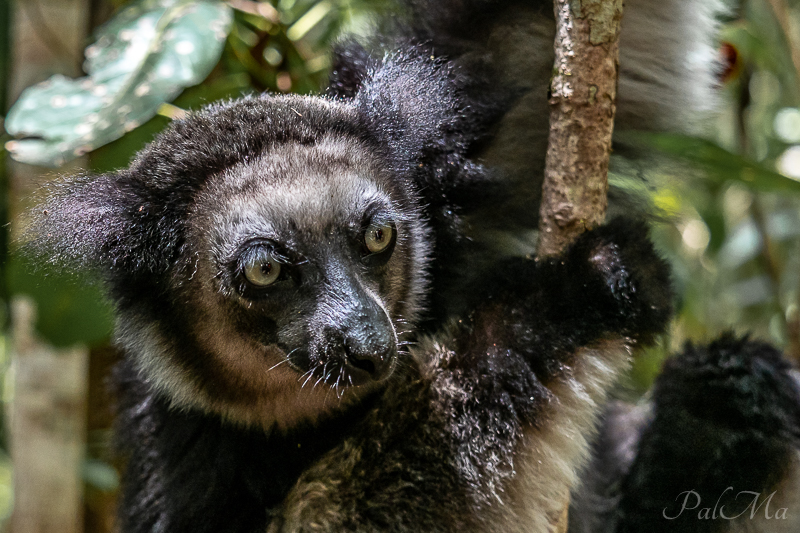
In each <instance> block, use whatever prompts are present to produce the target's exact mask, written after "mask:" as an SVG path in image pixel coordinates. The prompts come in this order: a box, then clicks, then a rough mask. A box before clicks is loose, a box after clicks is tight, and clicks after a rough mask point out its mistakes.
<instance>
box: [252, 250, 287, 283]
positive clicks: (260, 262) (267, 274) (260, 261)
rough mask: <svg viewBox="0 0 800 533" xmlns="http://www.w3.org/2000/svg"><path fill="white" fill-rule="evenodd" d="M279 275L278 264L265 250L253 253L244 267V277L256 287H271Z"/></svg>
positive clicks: (279, 267) (279, 268)
mask: <svg viewBox="0 0 800 533" xmlns="http://www.w3.org/2000/svg"><path fill="white" fill-rule="evenodd" d="M280 275H281V265H280V263H278V262H277V261H276V260H275V258H274V257H273V256H272V254H271V253H270V252H269V250H266V249H262V250H260V251H259V252H257V253H254V254H253V255H252V256H251V257H250V258H249V259H248V261H247V262H246V263H245V265H244V277H245V278H247V281H249V282H250V283H252V284H253V285H255V286H256V287H266V286H267V285H272V284H273V283H275V282H276V281H277V280H278V277H279V276H280Z"/></svg>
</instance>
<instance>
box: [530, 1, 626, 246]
mask: <svg viewBox="0 0 800 533" xmlns="http://www.w3.org/2000/svg"><path fill="white" fill-rule="evenodd" d="M554 8H555V14H556V43H555V52H556V60H555V66H554V77H553V81H552V84H551V93H552V95H551V97H550V139H549V143H548V148H547V159H546V169H545V178H544V186H543V192H542V207H541V212H540V215H541V216H540V223H539V224H540V225H539V228H540V230H541V234H540V241H539V249H538V256H539V257H546V256H548V255H555V254H558V253H559V252H560V251H562V250H563V249H564V248H565V247H566V246H567V245H568V244H569V243H570V242H572V241H573V240H574V239H575V237H577V236H578V235H580V234H581V233H583V231H585V230H586V229H591V228H593V227H595V226H597V225H599V224H600V223H601V222H602V221H603V219H604V218H605V213H606V206H607V204H608V200H607V193H608V159H609V154H610V153H611V134H612V132H613V128H614V113H615V111H616V98H617V71H618V63H619V29H620V21H621V20H622V1H621V0H573V1H569V0H556V1H555V4H554Z"/></svg>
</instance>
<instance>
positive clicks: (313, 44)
mask: <svg viewBox="0 0 800 533" xmlns="http://www.w3.org/2000/svg"><path fill="white" fill-rule="evenodd" d="M730 7H731V9H730V11H729V15H728V16H727V18H726V20H724V21H722V22H723V27H722V31H721V38H722V42H721V45H720V53H721V54H722V57H723V64H724V67H725V71H724V72H721V73H720V88H719V91H720V95H721V103H720V108H721V109H720V111H721V112H720V114H719V118H718V119H717V120H716V121H715V122H714V123H713V124H708V125H707V131H706V133H705V134H704V135H703V136H702V138H700V137H697V138H694V137H684V136H675V135H640V136H636V137H635V138H634V139H632V142H633V143H635V144H640V145H641V146H643V147H647V148H649V149H655V150H656V153H658V154H659V155H658V156H657V157H656V158H655V159H657V160H659V161H658V164H656V165H650V164H648V165H645V166H643V167H641V168H630V167H628V166H625V165H621V164H619V163H618V162H617V163H615V164H614V165H612V175H611V179H612V182H613V183H615V184H616V185H617V186H618V187H620V188H622V189H628V190H630V191H632V192H633V193H634V194H636V195H637V196H638V197H640V199H641V201H644V202H648V203H650V204H651V205H652V207H653V208H654V209H655V211H656V212H657V213H658V218H659V222H658V223H657V224H656V225H655V230H654V238H655V239H656V241H657V245H658V246H659V248H660V249H661V251H662V252H663V254H664V255H665V256H666V257H667V258H668V259H669V260H670V262H671V263H672V266H673V270H674V273H675V282H676V285H677V290H678V293H679V294H680V301H679V310H678V315H677V318H676V319H675V321H674V323H673V327H672V330H671V332H670V334H669V335H667V336H666V337H665V338H664V339H663V341H662V342H661V344H660V345H659V346H657V347H655V348H652V349H649V350H647V351H646V353H644V354H642V356H641V357H639V358H638V360H637V363H636V365H635V367H634V369H633V370H632V372H631V375H630V376H629V377H628V378H627V379H626V381H625V386H624V388H623V390H622V392H621V393H620V394H624V395H626V396H629V397H636V396H637V395H640V394H642V393H644V391H646V390H647V388H648V387H649V385H650V384H651V382H652V380H653V378H654V376H655V375H656V374H657V373H658V371H659V368H660V367H661V364H662V362H663V360H664V358H665V357H666V356H667V354H668V353H670V352H671V351H673V350H675V349H676V348H678V347H679V346H680V345H682V344H683V343H684V342H685V341H686V340H687V339H695V340H708V339H710V338H711V337H712V336H715V335H716V334H718V333H719V332H721V331H723V330H725V329H733V330H734V331H737V332H740V333H744V332H747V331H749V332H752V335H753V336H755V337H760V338H764V339H768V340H770V341H772V342H774V343H776V344H777V345H779V346H781V347H782V348H784V350H785V352H786V354H787V356H788V357H791V358H793V359H795V360H796V361H800V181H798V180H800V1H797V0H743V1H742V2H741V3H738V4H736V5H731V6H730ZM384 9H388V7H387V5H386V2H384V1H382V0H321V1H318V0H272V1H266V0H264V1H254V0H229V1H221V0H220V1H217V0H138V1H132V2H131V1H123V0H0V113H2V116H0V123H1V124H2V125H3V127H2V128H0V141H2V142H0V147H3V148H0V325H2V329H0V400H2V404H3V409H2V411H0V528H2V529H0V530H8V531H14V532H15V533H18V532H25V531H38V532H44V531H59V532H68V533H69V532H73V531H74V532H79V531H86V532H92V533H94V532H98V533H99V532H109V531H113V513H114V505H115V495H116V490H117V487H118V484H119V473H118V472H119V466H120V465H118V464H116V463H115V461H114V459H113V456H112V454H111V447H110V445H111V433H110V427H111V424H112V422H113V409H112V408H113V398H112V397H111V396H110V394H109V392H108V389H107V386H106V381H107V378H108V375H109V372H110V369H111V367H112V366H113V364H114V362H115V361H116V358H117V354H116V353H115V351H114V350H113V348H111V347H110V345H109V335H110V332H111V328H112V317H111V310H110V308H109V306H108V305H107V304H106V303H105V302H104V300H103V298H102V296H101V293H100V290H99V288H98V287H96V286H93V285H91V283H87V282H85V280H75V279H68V278H64V277H62V276H60V275H58V274H56V273H54V272H48V271H47V270H46V268H44V270H41V271H37V272H36V273H35V274H34V273H33V272H32V270H33V269H32V265H29V264H25V263H23V262H21V261H20V260H19V259H18V258H17V257H15V255H14V253H13V245H11V244H10V243H11V242H12V240H13V234H14V230H15V226H14V224H13V223H12V224H9V221H13V220H14V219H15V217H16V216H17V215H18V213H19V212H20V211H21V210H22V209H24V208H25V207H26V206H27V205H29V202H30V200H29V197H30V194H31V192H32V191H33V190H34V189H35V188H36V187H37V185H38V184H41V183H42V182H43V181H44V180H47V179H52V178H53V177H55V176H57V175H58V174H60V173H68V172H77V171H83V170H88V171H91V172H103V171H107V170H111V169H116V168H119V167H124V166H127V164H128V162H129V160H130V159H131V157H132V156H133V155H134V154H135V153H136V152H137V151H138V150H139V149H141V148H142V147H143V146H144V144H146V143H147V142H148V141H149V140H150V139H152V137H153V135H154V134H156V133H157V132H158V131H160V130H161V129H162V128H164V127H165V125H166V124H168V123H169V121H170V120H172V119H173V118H175V117H179V116H181V115H182V114H183V113H184V112H185V110H187V109H195V108H197V107H199V106H202V105H204V104H206V103H209V102H212V101H215V100H218V99H221V98H234V97H237V96H240V95H244V94H252V93H258V92H261V91H273V92H299V93H314V92H317V91H319V90H320V89H321V88H324V86H325V81H326V77H327V71H328V68H329V47H330V44H331V43H332V42H335V40H336V39H337V38H338V37H339V36H340V35H342V34H365V33H367V32H368V30H369V27H370V18H371V17H372V16H373V15H374V14H375V13H376V12H380V11H381V10H384ZM623 27H624V23H623ZM40 82H44V83H43V84H40ZM36 84H40V85H36ZM23 133H24V136H23ZM12 155H13V157H14V159H12V157H11V156H12ZM642 174H644V175H645V177H647V178H648V179H647V182H646V184H645V182H643V181H641V180H640V179H638V178H639V177H640V175H642ZM632 178H634V179H632ZM12 317H13V319H12ZM75 472H79V473H80V475H76V474H75ZM15 475H16V479H17V481H16V484H14V483H13V482H12V480H13V479H14V476H15ZM42 479H48V480H49V482H48V483H43V482H42V481H41V480H42ZM43 490H48V491H51V492H49V493H45V494H43V493H42V491H43ZM41 501H47V502H52V505H48V506H47V508H44V509H43V508H41V505H38V504H37V503H36V502H41Z"/></svg>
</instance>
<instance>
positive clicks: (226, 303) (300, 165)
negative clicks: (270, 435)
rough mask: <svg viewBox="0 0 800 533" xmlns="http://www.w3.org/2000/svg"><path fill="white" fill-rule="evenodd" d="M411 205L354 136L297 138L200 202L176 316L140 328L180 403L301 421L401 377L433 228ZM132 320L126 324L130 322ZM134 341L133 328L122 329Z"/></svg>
mask: <svg viewBox="0 0 800 533" xmlns="http://www.w3.org/2000/svg"><path fill="white" fill-rule="evenodd" d="M414 209H415V208H414V207H413V201H412V199H410V198H408V197H406V196H405V193H403V192H402V191H400V190H397V188H396V187H393V186H392V181H391V180H390V179H388V177H387V173H386V171H385V170H384V169H381V168H379V165H378V164H376V163H375V161H374V160H373V159H371V158H370V156H369V155H368V154H367V153H366V152H365V151H364V150H362V149H359V148H358V146H357V145H356V144H355V143H353V142H348V141H343V140H336V139H323V140H321V141H320V142H317V143H315V144H313V145H300V144H286V145H277V146H275V147H273V148H271V149H270V150H267V151H266V153H264V154H263V155H262V156H261V157H258V158H254V159H252V160H249V161H247V162H245V163H240V164H238V165H236V166H234V167H230V168H228V169H226V170H225V171H223V172H222V173H220V174H219V175H218V176H215V177H213V178H212V179H210V180H209V181H208V183H207V184H206V186H205V187H204V188H203V189H202V190H201V191H200V192H199V193H198V194H197V195H196V196H195V200H194V204H193V208H192V209H191V213H190V216H189V220H188V224H187V230H186V243H185V245H184V247H183V250H182V254H184V255H185V257H188V258H189V260H188V261H186V263H187V264H189V265H192V266H191V267H190V268H188V269H185V270H186V271H185V272H183V273H181V274H179V275H178V277H179V279H176V280H175V282H174V283H173V286H174V287H175V290H174V292H173V293H172V294H170V295H169V300H170V305H171V306H172V307H173V308H174V309H175V311H173V314H176V315H178V316H176V317H175V318H174V320H173V321H171V323H170V324H169V328H171V329H172V330H174V328H176V327H177V328H179V329H180V330H181V331H182V333H183V335H181V336H178V337H176V336H175V334H174V332H173V331H171V332H170V333H169V334H166V333H160V331H159V328H160V326H161V325H162V324H161V323H160V322H156V323H154V324H152V326H146V325H145V326H144V327H142V321H141V320H139V321H138V324H139V327H138V328H137V329H136V330H135V331H134V330H130V331H129V334H128V335H127V337H125V339H124V340H125V342H126V343H130V342H131V341H132V340H133V341H134V342H137V341H138V343H139V344H140V345H141V344H143V343H145V344H146V343H149V344H152V346H150V347H149V348H148V347H147V346H145V348H146V349H145V350H142V351H140V353H145V354H146V356H145V357H142V358H141V359H142V365H143V366H144V368H145V371H146V372H147V373H148V374H149V375H151V376H156V378H155V379H156V382H158V381H159V380H160V381H162V387H163V388H164V389H165V390H168V391H170V394H171V395H172V396H173V397H174V398H175V399H176V400H177V401H178V403H185V404H189V405H197V403H198V398H199V399H201V401H202V404H201V407H202V408H204V409H211V410H213V411H217V412H220V413H222V414H223V415H224V416H227V417H229V418H231V419H234V420H237V421H241V422H245V423H248V424H253V423H256V424H258V423H261V424H270V423H271V422H272V421H275V422H277V423H278V424H285V425H290V424H292V423H294V422H295V421H296V419H297V418H298V417H301V418H302V417H314V416H316V415H318V414H319V413H321V412H324V411H326V410H328V409H335V408H336V407H337V406H339V405H341V404H342V403H348V402H350V401H352V400H353V399H356V398H359V397H362V396H363V394H365V393H368V392H369V391H372V390H375V389H376V388H377V387H380V386H381V384H382V383H384V382H385V381H386V380H387V379H389V377H390V375H391V374H392V372H393V370H394V368H395V366H396V365H397V364H398V359H399V358H402V357H403V352H404V350H403V346H404V344H405V343H404V342H403V338H404V333H405V331H406V330H407V329H409V328H408V326H407V322H408V321H409V320H413V318H414V315H415V313H416V311H417V308H418V306H419V305H420V304H419V302H418V300H419V295H420V292H421V291H422V285H423V284H424V282H423V277H422V276H423V274H422V272H423V270H424V265H423V264H422V262H423V261H424V258H425V256H426V250H425V249H424V245H423V244H422V242H424V239H421V235H422V232H423V231H424V229H423V228H422V227H421V223H420V221H419V214H418V213H417V212H415V211H414ZM122 323H123V324H124V323H125V321H124V320H123V321H122ZM123 336H125V332H124V331H123Z"/></svg>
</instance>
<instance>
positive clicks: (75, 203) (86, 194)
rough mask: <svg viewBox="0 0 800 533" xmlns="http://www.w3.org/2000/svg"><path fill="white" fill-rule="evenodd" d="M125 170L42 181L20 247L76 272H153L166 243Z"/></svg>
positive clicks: (24, 220) (103, 274)
mask: <svg viewBox="0 0 800 533" xmlns="http://www.w3.org/2000/svg"><path fill="white" fill-rule="evenodd" d="M126 172H127V171H122V172H117V173H112V174H104V175H99V176H84V175H82V176H74V177H70V178H62V179H60V180H57V181H55V182H52V183H50V184H48V185H46V186H45V187H43V188H42V189H41V190H40V191H39V193H38V194H37V196H39V198H37V199H38V200H39V201H38V202H37V203H36V207H34V208H33V209H31V210H30V211H28V212H27V213H26V214H25V215H23V217H22V220H21V222H22V224H23V226H24V227H23V230H22V232H21V244H22V251H23V253H24V254H25V255H27V256H29V257H32V258H35V259H38V260H39V261H41V262H43V263H47V264H50V265H53V266H55V267H56V268H58V269H65V270H71V271H77V272H86V273H93V274H98V275H100V276H101V277H106V276H109V275H113V274H114V272H118V271H125V272H128V273H133V272H137V271H145V270H147V271H150V272H154V271H156V270H158V269H159V268H160V267H162V266H163V265H164V264H165V262H164V259H165V258H164V257H163V256H162V253H161V251H160V250H163V243H164V242H166V241H168V240H169V236H168V235H162V236H160V235H158V234H157V233H158V228H157V227H153V225H152V224H151V223H149V222H150V221H148V218H151V216H152V213H150V212H149V211H151V210H152V208H151V205H149V204H148V203H147V202H145V201H143V199H142V195H141V194H139V193H138V192H137V191H136V189H135V187H132V186H131V183H130V181H128V180H126V179H124V174H125V173H126Z"/></svg>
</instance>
